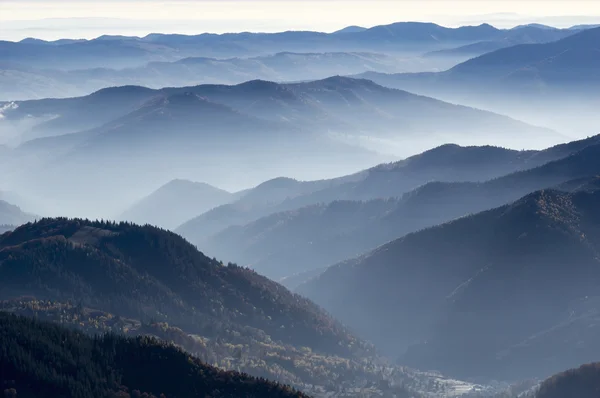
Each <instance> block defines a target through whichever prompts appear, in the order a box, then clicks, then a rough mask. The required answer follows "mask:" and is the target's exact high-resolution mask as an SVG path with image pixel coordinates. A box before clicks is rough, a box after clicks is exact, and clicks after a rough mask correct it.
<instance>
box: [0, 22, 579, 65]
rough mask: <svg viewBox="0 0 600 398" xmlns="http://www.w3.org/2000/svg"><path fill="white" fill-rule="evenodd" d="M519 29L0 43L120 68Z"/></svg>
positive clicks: (393, 46) (396, 26) (35, 59)
mask: <svg viewBox="0 0 600 398" xmlns="http://www.w3.org/2000/svg"><path fill="white" fill-rule="evenodd" d="M574 32H575V31H574V30H569V29H562V30H558V29H556V30H549V29H545V28H539V27H534V26H532V27H530V28H529V32H527V34H528V35H529V36H530V37H532V38H536V39H538V40H541V41H544V40H546V41H549V40H552V39H556V38H558V37H564V36H567V35H569V34H572V33H574ZM523 35H524V31H523V29H496V28H494V27H493V26H490V25H488V24H482V25H479V26H463V27H459V28H447V27H443V26H439V25H436V24H433V23H416V22H399V23H393V24H389V25H380V26H375V27H372V28H367V29H360V28H359V29H356V28H350V29H345V30H342V31H338V32H335V33H331V34H326V33H321V32H309V31H305V32H301V31H300V32H296V31H288V32H279V33H248V32H244V33H228V34H222V35H215V34H201V35H195V36H187V35H180V34H158V33H153V34H150V35H148V36H146V37H141V38H140V37H127V36H108V35H105V36H101V37H98V38H96V39H93V40H61V41H54V42H48V41H44V40H35V39H30V40H27V39H26V40H23V41H21V42H18V43H14V42H7V41H4V42H0V55H1V56H2V57H1V58H2V60H3V61H4V62H7V63H12V64H20V65H24V66H28V67H42V66H43V68H51V69H63V70H73V69H83V68H102V67H111V68H124V67H136V66H140V65H144V64H146V63H148V62H149V61H164V60H168V61H176V60H178V59H181V58H185V57H213V58H220V59H222V58H226V57H242V56H243V57H248V56H252V55H265V54H274V53H278V52H282V51H287V52H290V51H292V52H315V51H316V52H332V51H333V52H339V51H346V52H348V51H350V52H352V51H363V52H364V51H376V52H392V53H409V54H410V53H416V54H419V53H422V52H426V51H433V50H437V49H443V48H448V47H457V46H459V45H463V44H469V43H474V42H479V41H484V40H501V39H503V38H505V37H509V38H517V37H521V36H523Z"/></svg>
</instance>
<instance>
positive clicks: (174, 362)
mask: <svg viewBox="0 0 600 398" xmlns="http://www.w3.org/2000/svg"><path fill="white" fill-rule="evenodd" d="M0 336H2V340H1V341H0V346H1V347H2V352H3V355H2V357H0V366H1V369H2V372H1V373H0V381H1V382H2V388H3V392H4V395H5V396H6V397H11V396H19V397H25V398H33V397H36V398H45V397H48V398H49V397H56V396H72V397H75V396H79V397H104V396H106V397H130V396H134V397H135V396H142V394H144V395H143V396H147V397H158V396H161V395H162V396H173V397H174V396H186V397H205V396H206V395H208V394H210V396H211V397H215V398H217V397H231V398H233V397H239V396H241V395H243V396H245V397H257V398H258V397H266V396H269V397H305V395H304V394H302V393H300V392H297V391H295V390H293V389H291V388H289V387H287V386H282V385H279V384H277V383H273V382H269V381H267V380H264V379H255V378H253V377H250V376H248V375H247V374H240V373H237V372H226V371H223V370H220V369H217V368H215V367H212V366H209V365H207V364H205V363H203V362H201V361H199V360H198V359H196V358H194V357H191V356H190V355H189V354H186V353H184V352H183V351H182V350H180V349H178V348H175V347H174V346H171V345H168V344H166V343H163V342H159V341H158V340H155V339H152V338H136V339H133V338H129V339H128V338H124V337H117V336H115V335H106V336H103V337H96V338H91V337H88V336H85V335H83V334H82V333H78V332H74V331H70V330H67V329H64V328H61V327H59V326H56V325H51V324H49V323H43V322H41V321H39V320H30V319H26V318H23V317H17V316H14V315H10V314H6V313H0ZM130 393H131V394H132V395H130Z"/></svg>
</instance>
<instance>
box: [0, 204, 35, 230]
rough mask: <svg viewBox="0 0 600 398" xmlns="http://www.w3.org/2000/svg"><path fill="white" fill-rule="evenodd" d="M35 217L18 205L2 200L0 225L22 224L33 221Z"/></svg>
mask: <svg viewBox="0 0 600 398" xmlns="http://www.w3.org/2000/svg"><path fill="white" fill-rule="evenodd" d="M35 217H36V216H35V215H33V214H28V213H25V212H23V211H22V210H21V209H20V208H19V207H18V206H15V205H12V204H10V203H8V202H6V201H4V200H0V225H7V224H8V225H21V224H24V223H26V222H29V221H33V219H34V218H35Z"/></svg>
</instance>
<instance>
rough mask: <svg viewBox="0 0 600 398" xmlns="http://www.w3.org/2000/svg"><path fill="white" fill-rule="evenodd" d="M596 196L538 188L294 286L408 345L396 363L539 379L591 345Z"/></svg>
mask: <svg viewBox="0 0 600 398" xmlns="http://www.w3.org/2000/svg"><path fill="white" fill-rule="evenodd" d="M598 201H600V191H599V190H598V189H595V190H594V189H585V190H581V191H576V192H573V193H569V192H559V191H554V190H546V191H539V192H536V193H533V194H530V195H528V196H526V197H524V198H523V199H521V200H518V201H516V202H515V203H513V204H510V205H506V206H503V207H500V208H497V209H493V210H490V211H485V212H482V213H478V214H475V215H473V216H468V217H464V218H460V219H458V220H455V221H453V222H450V223H447V224H443V225H440V226H436V227H433V228H429V229H426V230H423V231H420V232H416V233H412V234H409V235H407V236H405V237H403V238H400V239H398V240H395V241H392V242H390V243H388V244H386V245H383V246H381V247H379V248H378V249H376V250H374V251H373V252H371V253H369V254H366V255H364V256H361V257H359V258H356V259H353V260H348V261H346V262H344V263H341V264H338V265H335V266H332V267H330V268H328V269H327V270H326V271H324V272H323V273H321V274H320V275H319V276H317V277H316V278H314V279H312V280H310V281H308V282H306V283H305V284H303V285H301V286H300V287H299V288H298V289H297V291H299V292H300V293H302V294H304V295H306V296H307V297H310V298H311V299H313V300H315V301H316V302H317V303H319V304H321V305H322V306H323V307H324V308H326V309H327V310H328V311H330V312H331V313H332V314H334V316H337V317H338V318H339V319H341V320H342V321H343V322H347V323H348V324H349V325H350V326H351V327H354V328H355V329H356V330H357V331H359V333H361V334H362V335H363V336H365V337H367V338H369V339H370V340H371V341H373V342H374V343H375V344H376V345H378V346H379V347H386V348H385V349H384V351H386V352H394V351H395V352H398V353H402V352H403V351H404V350H405V349H406V348H407V347H409V346H411V347H410V348H409V349H408V351H407V352H406V353H405V354H404V355H402V356H401V359H400V361H401V362H402V363H404V364H409V365H411V366H416V367H420V368H427V369H432V368H434V369H439V370H441V371H443V372H447V373H449V374H452V375H455V376H464V375H467V374H468V375H471V376H473V375H478V376H481V377H500V378H504V379H506V378H509V379H510V378H516V377H518V378H523V377H532V376H538V377H539V376H542V377H544V376H547V375H549V374H552V373H554V372H556V371H558V370H560V369H561V368H562V369H564V368H565V367H568V366H574V365H576V364H578V363H582V362H587V361H590V360H593V352H596V351H595V350H597V349H598V346H597V344H596V340H595V339H594V338H592V336H593V335H594V333H595V332H594V331H595V330H597V329H596V327H595V326H594V325H595V324H596V322H597V320H598V312H597V310H594V308H595V307H594V306H595V303H597V300H598V298H599V297H600V291H599V290H598V288H597V286H598V285H599V281H600V272H598V269H599V267H598V260H597V253H598V252H599V250H600V246H599V242H600V236H598V231H599V229H598V225H600V215H599V214H598V207H597V203H598ZM432 247H435V250H431V248H432ZM357 292H360V293H357ZM416 303H418V304H416ZM505 320H510V322H508V323H506V322H505ZM375 325H376V326H375ZM499 331H502V332H499ZM550 347H551V348H550ZM467 353H469V354H468V355H467ZM459 358H460V359H459ZM515 363H518V364H519V366H516V365H515Z"/></svg>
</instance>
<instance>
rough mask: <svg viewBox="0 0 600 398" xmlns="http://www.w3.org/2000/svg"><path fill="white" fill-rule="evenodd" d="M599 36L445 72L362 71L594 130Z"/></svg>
mask: <svg viewBox="0 0 600 398" xmlns="http://www.w3.org/2000/svg"><path fill="white" fill-rule="evenodd" d="M599 38H600V28H593V29H588V30H584V31H581V32H579V33H576V34H574V35H572V36H568V37H565V38H563V39H560V40H557V41H553V42H549V43H538V44H522V45H516V46H511V47H507V48H502V49H498V50H497V51H492V52H489V53H486V54H483V55H481V56H478V57H475V58H472V59H469V60H467V61H465V62H463V63H460V64H458V65H456V66H454V67H452V68H451V69H449V70H447V71H444V72H438V73H416V74H392V75H386V74H381V73H376V72H366V73H365V74H361V75H359V76H361V77H365V78H368V79H371V80H373V81H375V82H376V83H379V84H382V85H385V86H388V87H395V88H400V89H404V90H409V91H411V92H415V93H419V94H423V95H429V96H433V97H435V98H441V99H444V100H447V101H452V102H458V103H462V104H470V105H474V104H477V106H478V107H482V108H484V109H490V110H494V111H496V112H500V113H504V114H508V115H513V116H514V117H516V118H518V119H521V120H526V121H528V122H530V123H534V124H540V125H545V126H551V127H553V128H556V129H558V130H560V131H564V132H573V133H575V132H582V131H583V132H591V131H595V125H594V123H593V110H594V109H595V108H596V107H597V105H598V104H597V100H596V97H595V95H594V93H595V92H596V90H597V86H598V85H599V84H600V75H599V74H598V72H597V71H598V65H599V63H600V56H599V55H598V54H599V52H598V41H599ZM543 121H545V122H543Z"/></svg>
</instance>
